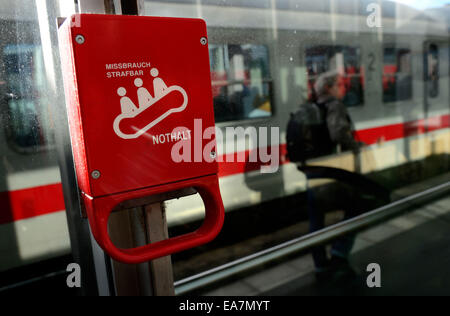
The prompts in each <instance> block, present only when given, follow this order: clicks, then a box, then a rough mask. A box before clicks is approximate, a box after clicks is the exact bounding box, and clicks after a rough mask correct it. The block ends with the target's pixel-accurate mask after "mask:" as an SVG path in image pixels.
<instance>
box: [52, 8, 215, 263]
mask: <svg viewBox="0 0 450 316" xmlns="http://www.w3.org/2000/svg"><path fill="white" fill-rule="evenodd" d="M72 20H75V21H77V23H76V25H75V24H73V23H71V19H68V20H66V21H65V22H64V24H63V25H62V26H61V27H60V29H59V40H60V52H61V61H62V71H63V76H64V87H65V94H66V105H67V112H68V119H69V128H70V137H71V142H72V151H73V155H74V163H75V167H76V168H75V169H76V173H77V180H78V186H79V188H80V190H81V191H82V198H83V202H84V203H83V205H84V208H85V210H86V214H87V217H88V219H89V225H90V227H91V231H92V234H93V236H94V237H95V239H96V240H97V242H98V244H99V245H100V246H101V247H102V248H103V249H104V250H105V251H106V252H107V253H108V254H109V255H110V256H111V257H112V258H113V259H115V260H118V261H121V262H125V263H141V262H146V261H149V260H153V259H155V258H159V257H163V256H167V255H170V254H172V253H175V252H179V251H182V250H186V249H189V248H193V247H196V246H199V245H202V244H205V243H207V242H209V241H211V240H212V239H214V238H215V237H216V236H217V234H218V233H219V232H220V230H221V228H222V225H223V221H224V207H223V202H222V198H221V196H220V189H219V179H218V166H217V162H216V161H215V160H214V159H212V160H211V161H205V160H200V161H196V162H186V161H178V160H176V159H174V157H173V155H172V153H173V151H172V150H173V148H174V147H175V145H178V144H180V143H181V144H183V146H182V147H181V148H182V149H183V151H189V152H194V151H195V155H197V154H199V152H198V151H200V152H201V153H203V152H204V151H206V152H208V151H209V153H210V154H211V157H213V156H215V146H216V144H215V138H214V137H215V136H214V135H211V137H210V141H209V142H208V143H207V144H206V145H205V146H203V145H202V144H200V146H198V144H197V143H196V140H195V139H196V138H195V137H194V134H196V135H197V134H200V135H203V134H204V132H205V131H209V130H211V129H212V130H213V129H214V125H215V124H214V111H213V104H212V89H211V75H210V64H209V52H208V40H207V33H206V25H205V22H204V21H202V20H198V19H177V18H156V17H136V16H109V15H91V14H82V15H76V16H74V17H72ZM201 153H200V155H201ZM187 188H194V189H195V190H196V191H197V192H198V193H199V195H200V197H201V198H202V200H203V202H204V205H205V219H204V222H203V225H202V226H201V227H200V228H199V229H197V230H196V231H195V232H192V233H190V234H185V235H182V236H177V237H174V238H169V239H166V240H162V241H159V242H156V243H152V244H149V245H146V246H143V247H138V248H133V249H120V248H118V247H116V246H115V245H114V244H113V243H112V241H111V238H110V237H109V231H108V219H109V216H110V214H111V212H112V210H113V209H114V208H115V207H117V206H118V205H119V204H121V203H123V202H125V201H129V200H140V199H142V198H144V197H148V196H155V195H157V196H163V195H164V194H165V193H168V192H174V191H180V190H183V189H187Z"/></svg>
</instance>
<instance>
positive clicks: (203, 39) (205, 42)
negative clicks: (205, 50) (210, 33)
mask: <svg viewBox="0 0 450 316" xmlns="http://www.w3.org/2000/svg"><path fill="white" fill-rule="evenodd" d="M200 43H202V45H206V44H208V39H207V38H206V37H202V38H201V39H200Z"/></svg>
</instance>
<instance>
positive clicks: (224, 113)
mask: <svg viewBox="0 0 450 316" xmlns="http://www.w3.org/2000/svg"><path fill="white" fill-rule="evenodd" d="M210 57H211V77H212V86H213V99H214V111H215V115H216V122H225V121H236V120H244V119H255V118H265V117H270V116H272V114H273V108H272V80H271V77H270V70H269V52H268V49H267V47H266V46H263V45H251V44H247V45H235V44H227V45H210Z"/></svg>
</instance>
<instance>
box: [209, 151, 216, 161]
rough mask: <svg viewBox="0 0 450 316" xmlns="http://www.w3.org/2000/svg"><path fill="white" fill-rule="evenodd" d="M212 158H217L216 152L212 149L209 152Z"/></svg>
mask: <svg viewBox="0 0 450 316" xmlns="http://www.w3.org/2000/svg"><path fill="white" fill-rule="evenodd" d="M210 156H211V158H212V159H216V158H217V153H216V152H215V151H212V152H211V154H210Z"/></svg>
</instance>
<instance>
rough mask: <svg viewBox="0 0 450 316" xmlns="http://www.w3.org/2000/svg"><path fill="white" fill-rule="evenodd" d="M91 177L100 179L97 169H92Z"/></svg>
mask: <svg viewBox="0 0 450 316" xmlns="http://www.w3.org/2000/svg"><path fill="white" fill-rule="evenodd" d="M91 175H92V178H94V179H96V180H97V179H100V176H101V174H100V171H98V170H94V171H92V174H91Z"/></svg>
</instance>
